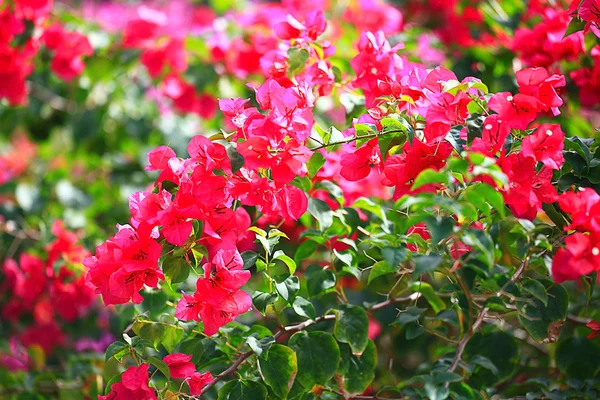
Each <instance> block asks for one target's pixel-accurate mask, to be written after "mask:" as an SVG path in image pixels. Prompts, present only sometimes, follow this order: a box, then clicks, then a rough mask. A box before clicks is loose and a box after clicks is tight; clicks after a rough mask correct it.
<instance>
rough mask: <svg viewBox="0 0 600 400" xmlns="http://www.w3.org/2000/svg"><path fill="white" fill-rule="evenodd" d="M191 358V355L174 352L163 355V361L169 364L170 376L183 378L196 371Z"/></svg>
mask: <svg viewBox="0 0 600 400" xmlns="http://www.w3.org/2000/svg"><path fill="white" fill-rule="evenodd" d="M191 359H192V356H191V355H187V354H182V353H174V354H169V355H167V356H165V357H164V358H163V361H164V362H165V364H167V365H168V366H169V371H170V372H171V378H176V379H185V378H188V377H190V376H192V374H194V373H195V372H196V366H195V365H194V363H193V362H191V361H190V360H191Z"/></svg>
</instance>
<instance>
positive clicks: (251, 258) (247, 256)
mask: <svg viewBox="0 0 600 400" xmlns="http://www.w3.org/2000/svg"><path fill="white" fill-rule="evenodd" d="M257 258H258V254H256V253H255V252H253V251H245V252H243V253H242V260H244V269H250V268H252V267H254V264H256V259H257Z"/></svg>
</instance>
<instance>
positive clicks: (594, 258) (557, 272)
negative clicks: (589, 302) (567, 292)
mask: <svg viewBox="0 0 600 400" xmlns="http://www.w3.org/2000/svg"><path fill="white" fill-rule="evenodd" d="M565 245H566V247H565V248H562V249H559V250H558V251H557V252H556V254H555V256H554V258H553V259H552V278H554V281H555V282H556V283H562V282H564V281H574V280H577V279H579V277H580V276H583V275H588V274H590V273H592V272H595V271H598V270H599V269H600V238H598V235H586V234H584V233H580V232H576V233H574V234H572V235H570V236H568V237H567V238H566V239H565Z"/></svg>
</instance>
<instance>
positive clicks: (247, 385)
mask: <svg viewBox="0 0 600 400" xmlns="http://www.w3.org/2000/svg"><path fill="white" fill-rule="evenodd" d="M267 396H268V391H267V388H266V387H265V386H264V385H263V384H262V383H259V382H254V381H246V380H235V381H229V382H227V383H226V384H225V385H223V387H222V388H221V390H219V397H218V400H267Z"/></svg>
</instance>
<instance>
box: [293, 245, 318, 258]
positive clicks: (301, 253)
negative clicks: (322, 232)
mask: <svg viewBox="0 0 600 400" xmlns="http://www.w3.org/2000/svg"><path fill="white" fill-rule="evenodd" d="M317 247H319V244H318V243H317V242H315V241H314V240H305V241H304V242H302V243H300V246H298V248H297V249H296V255H295V256H294V261H296V264H298V263H300V262H301V261H302V260H305V259H307V258H309V257H311V256H313V255H314V254H315V251H316V250H317Z"/></svg>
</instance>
